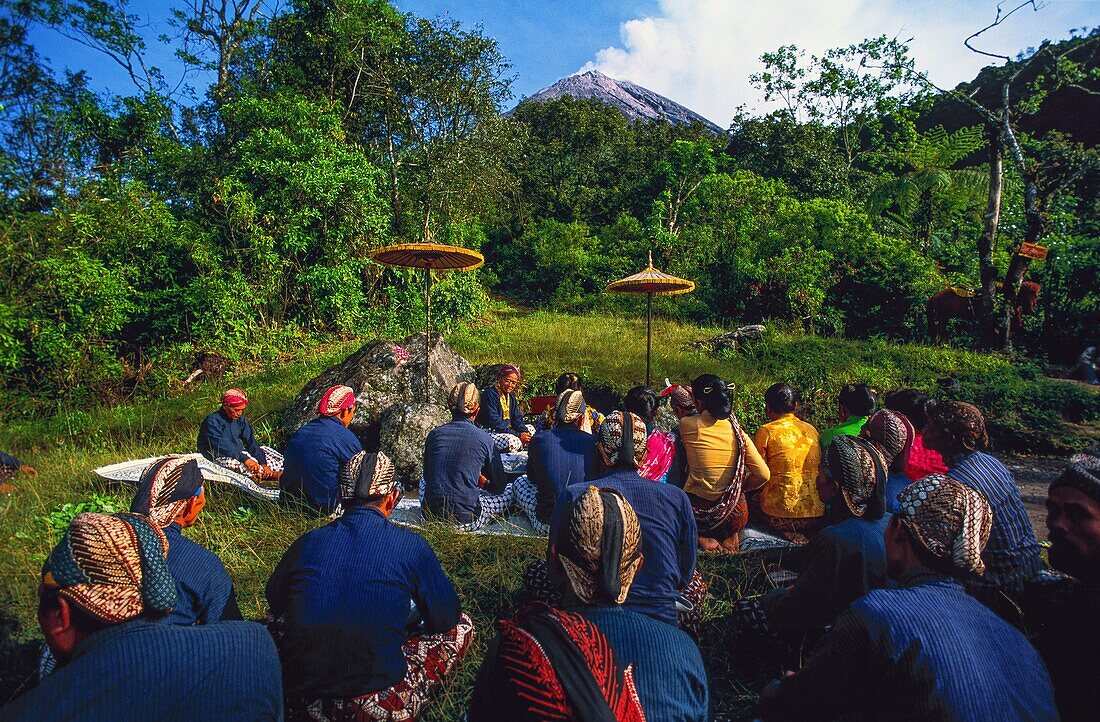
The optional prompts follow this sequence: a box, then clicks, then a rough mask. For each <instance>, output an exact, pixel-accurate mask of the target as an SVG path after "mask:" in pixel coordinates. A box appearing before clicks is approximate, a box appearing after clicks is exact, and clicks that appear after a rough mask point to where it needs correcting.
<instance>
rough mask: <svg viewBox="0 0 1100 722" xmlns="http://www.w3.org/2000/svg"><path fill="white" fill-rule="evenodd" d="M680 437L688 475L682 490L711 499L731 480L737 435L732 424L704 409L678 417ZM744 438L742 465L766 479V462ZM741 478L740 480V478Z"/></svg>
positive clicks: (720, 494)
mask: <svg viewBox="0 0 1100 722" xmlns="http://www.w3.org/2000/svg"><path fill="white" fill-rule="evenodd" d="M680 439H681V441H682V442H683V444H684V451H685V452H687V462H688V477H687V480H686V481H685V482H684V491H686V492H688V493H689V494H695V495H696V496H698V497H702V498H703V499H708V500H710V501H713V500H715V499H718V498H719V497H721V496H722V492H724V491H725V490H726V487H728V486H729V485H730V482H732V481H738V480H735V479H734V478H733V465H734V464H735V463H737V453H738V443H739V442H738V437H737V435H736V434H734V433H733V425H732V424H730V423H729V422H728V421H726V420H721V421H719V420H718V419H716V418H714V417H713V416H711V415H710V413H709V412H707V411H704V412H703V413H701V414H699V415H698V416H685V417H684V418H682V419H680ZM744 439H745V444H746V446H745V467H746V472H747V473H748V474H752V475H753V476H757V477H759V478H761V479H767V478H768V465H767V464H765V463H764V460H763V459H762V458H761V457H760V452H758V451H757V450H756V447H755V446H754V445H753V443H752V439H750V438H749V437H748V436H745V437H744ZM740 481H743V480H740Z"/></svg>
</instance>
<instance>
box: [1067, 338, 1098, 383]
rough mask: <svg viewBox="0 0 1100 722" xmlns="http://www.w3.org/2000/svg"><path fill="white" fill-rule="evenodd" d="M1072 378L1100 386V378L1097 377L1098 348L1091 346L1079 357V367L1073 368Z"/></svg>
mask: <svg viewBox="0 0 1100 722" xmlns="http://www.w3.org/2000/svg"><path fill="white" fill-rule="evenodd" d="M1070 376H1071V377H1072V378H1075V379H1077V380H1079V381H1084V382H1085V383H1087V384H1092V385H1094V386H1095V385H1096V384H1100V378H1097V376H1096V347H1095V346H1089V347H1088V348H1086V349H1085V350H1084V351H1082V352H1081V355H1080V356H1078V357H1077V365H1076V366H1074V367H1073V373H1072V374H1070Z"/></svg>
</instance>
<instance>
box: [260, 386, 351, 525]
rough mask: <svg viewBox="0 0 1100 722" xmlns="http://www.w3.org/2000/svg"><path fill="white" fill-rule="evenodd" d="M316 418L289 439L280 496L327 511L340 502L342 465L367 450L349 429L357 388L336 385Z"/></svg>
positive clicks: (319, 409)
mask: <svg viewBox="0 0 1100 722" xmlns="http://www.w3.org/2000/svg"><path fill="white" fill-rule="evenodd" d="M317 413H318V414H320V416H318V417H317V418H316V419H313V420H312V421H310V422H308V423H306V424H303V425H302V426H301V427H300V428H299V429H298V430H297V431H295V432H294V433H293V434H291V436H290V439H288V440H287V443H286V453H285V454H284V456H285V461H284V465H283V474H282V478H281V479H280V480H279V487H280V489H281V490H282V493H281V495H280V500H282V501H284V502H286V501H293V500H300V501H304V502H305V503H306V505H308V506H309V507H310V508H311V509H313V510H314V511H316V512H318V513H320V514H322V515H327V514H331V513H332V512H334V511H336V508H337V506H338V505H339V503H340V485H339V483H338V482H337V480H336V475H337V473H338V472H339V471H340V467H341V466H343V465H344V464H346V463H347V462H348V461H349V460H350V459H351V457H353V456H355V455H356V454H357V453H359V452H360V451H362V450H363V445H362V444H361V443H360V441H359V438H358V437H357V436H356V435H355V434H353V433H352V432H351V430H350V429H348V426H349V425H350V424H351V420H352V419H353V418H354V417H355V392H354V391H353V390H352V389H351V388H350V387H348V386H333V387H331V388H329V389H328V390H327V391H325V393H324V395H322V396H321V401H320V403H319V404H318V405H317Z"/></svg>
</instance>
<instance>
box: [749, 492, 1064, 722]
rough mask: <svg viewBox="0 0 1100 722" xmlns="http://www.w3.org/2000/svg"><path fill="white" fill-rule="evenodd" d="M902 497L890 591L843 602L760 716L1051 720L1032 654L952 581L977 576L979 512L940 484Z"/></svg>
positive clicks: (980, 506) (1047, 690)
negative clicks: (809, 653) (822, 635)
mask: <svg viewBox="0 0 1100 722" xmlns="http://www.w3.org/2000/svg"><path fill="white" fill-rule="evenodd" d="M901 496H902V498H901V512H900V513H899V514H897V515H895V516H894V517H893V518H892V519H891V520H890V524H889V526H888V527H887V529H886V564H887V572H888V573H889V575H890V577H891V578H892V579H894V581H896V582H897V583H898V586H899V588H898V589H877V590H875V591H873V592H870V593H869V594H867V595H866V596H864V597H862V598H861V599H858V600H856V601H855V602H853V603H852V605H851V607H850V608H849V609H848V610H847V611H846V612H844V613H843V614H841V615H840V616H839V617H838V618H837V620H836V624H834V625H833V627H832V629H830V630H829V633H828V634H827V635H825V638H824V639H823V640H822V641H821V644H820V645H819V646H818V647H817V649H816V650H815V651H814V653H813V655H812V656H811V657H810V658H809V660H808V661H807V662H806V664H805V666H804V667H803V668H802V669H801V670H800V671H798V672H797V673H795V674H794V675H791V676H788V677H784V678H783V679H782V680H781V681H777V682H774V683H773V684H772V685H769V687H767V688H765V690H764V693H763V694H762V695H761V697H762V712H763V717H764V718H765V719H768V720H773V719H784V720H785V719H806V718H807V717H812V718H813V719H823V720H828V719H839V718H846V719H848V718H852V719H882V720H886V719H938V720H947V719H950V720H973V721H974V722H978V721H979V720H1024V719H1026V720H1056V719H1058V712H1057V710H1056V709H1055V707H1054V697H1053V693H1052V691H1051V686H1050V678H1049V677H1048V676H1047V671H1046V669H1045V668H1044V667H1043V662H1042V660H1041V659H1040V658H1039V655H1038V653H1037V652H1036V651H1035V649H1034V648H1033V647H1032V646H1031V645H1030V644H1029V643H1028V641H1027V639H1026V638H1024V636H1023V635H1022V634H1021V633H1020V632H1019V631H1018V630H1016V629H1015V628H1014V627H1012V626H1011V625H1010V624H1008V623H1007V622H1005V621H1003V620H1002V619H1000V618H999V617H997V615H995V614H994V613H993V612H991V611H990V610H989V609H988V608H986V607H985V606H983V605H982V604H981V602H979V601H977V600H976V599H974V598H973V597H971V596H969V595H968V594H967V593H966V592H965V591H964V590H963V588H962V586H961V585H959V584H958V583H957V581H956V580H957V579H958V578H969V577H973V576H980V575H981V574H982V573H983V572H984V570H985V567H984V565H983V563H982V548H983V547H984V546H985V542H986V540H987V539H988V538H989V530H990V526H991V525H992V522H993V519H992V517H993V513H992V511H991V509H990V507H989V504H988V503H986V501H985V499H984V498H983V497H982V495H981V494H980V493H979V492H977V491H975V490H974V489H971V488H970V487H968V486H966V485H965V484H962V483H960V482H958V481H955V480H954V479H952V478H950V477H948V476H944V475H941V474H933V475H931V476H927V477H925V478H924V479H921V480H920V481H917V482H914V483H913V484H912V485H911V486H909V487H908V488H906V489H905V491H904V492H902V495H901Z"/></svg>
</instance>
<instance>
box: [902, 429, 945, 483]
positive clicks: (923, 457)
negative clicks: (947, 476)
mask: <svg viewBox="0 0 1100 722" xmlns="http://www.w3.org/2000/svg"><path fill="white" fill-rule="evenodd" d="M946 471H947V464H945V463H943V457H942V456H941V455H940V452H938V451H933V450H932V449H929V448H928V447H926V446H925V445H924V437H923V436H922V435H921V434H920V433H917V434H916V435H915V436H914V437H913V448H911V449H910V450H909V463H908V464H906V465H905V475H906V476H908V477H909V478H910V479H912V480H913V481H917V480H918V479H923V478H924V477H926V476H928V475H929V474H943V473H945V472H946Z"/></svg>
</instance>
